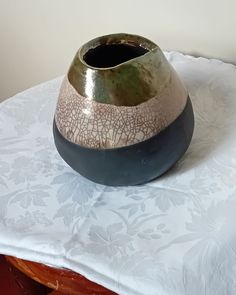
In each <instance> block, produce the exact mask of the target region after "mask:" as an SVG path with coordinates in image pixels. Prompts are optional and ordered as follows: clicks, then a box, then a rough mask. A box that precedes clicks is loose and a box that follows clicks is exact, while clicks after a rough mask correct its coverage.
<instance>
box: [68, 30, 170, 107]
mask: <svg viewBox="0 0 236 295" xmlns="http://www.w3.org/2000/svg"><path fill="white" fill-rule="evenodd" d="M109 44H125V45H130V46H136V47H142V48H144V49H146V50H147V52H146V53H144V54H142V55H141V56H138V57H135V58H131V59H128V60H127V61H125V62H122V63H120V64H117V65H115V66H111V67H103V68H101V67H94V66H91V65H89V64H88V63H86V61H85V58H84V57H85V55H86V53H87V52H88V51H89V50H91V49H94V48H96V47H98V46H100V45H109ZM102 58H105V57H102ZM170 77H171V66H170V65H169V63H168V62H167V60H166V58H165V56H164V54H163V53H162V51H161V50H160V48H159V47H158V46H157V45H156V44H155V43H153V42H151V41H150V40H148V39H146V38H143V37H140V36H136V35H129V34H113V35H107V36H103V37H100V38H96V39H94V40H92V41H90V42H88V43H86V44H85V45H84V46H82V47H81V48H80V49H79V51H78V52H77V54H76V56H75V58H74V60H73V62H72V64H71V67H70V69H69V72H68V79H69V81H70V83H71V84H72V86H73V87H74V88H75V89H76V91H77V92H78V93H79V94H80V95H82V96H83V97H86V98H89V99H91V100H94V101H97V102H101V103H106V104H112V105H117V106H121V105H122V106H135V105H138V104H140V103H142V102H144V101H147V100H149V99H150V98H152V97H154V96H156V95H158V94H159V93H160V92H161V91H162V90H163V88H164V87H165V86H166V85H167V84H168V82H169V80H170Z"/></svg>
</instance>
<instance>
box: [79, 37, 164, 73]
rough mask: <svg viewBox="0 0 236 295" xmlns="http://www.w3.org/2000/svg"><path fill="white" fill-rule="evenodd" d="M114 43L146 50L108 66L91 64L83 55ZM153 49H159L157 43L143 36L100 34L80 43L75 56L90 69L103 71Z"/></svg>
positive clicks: (148, 52) (131, 60)
mask: <svg viewBox="0 0 236 295" xmlns="http://www.w3.org/2000/svg"><path fill="white" fill-rule="evenodd" d="M116 44H122V45H131V46H137V47H141V48H143V49H144V50H147V51H146V52H145V53H143V54H141V55H139V56H137V57H134V58H129V59H127V60H126V61H124V62H121V63H118V64H117V65H113V66H108V67H96V66H92V65H90V64H89V63H87V62H86V61H85V59H84V56H85V54H86V53H87V52H88V51H89V50H91V49H95V48H97V47H99V46H101V45H116ZM155 49H159V47H158V45H157V44H155V43H154V42H152V41H151V40H149V39H147V38H145V37H143V36H140V35H135V34H128V33H114V34H109V35H104V36H100V37H97V38H94V39H92V40H90V41H88V42H86V43H85V44H84V45H82V46H81V47H80V48H79V50H78V52H77V57H78V58H79V60H80V62H81V63H82V64H84V65H85V66H86V67H88V68H90V69H92V70H98V71H104V70H109V69H113V68H118V67H120V66H121V65H124V64H127V63H130V62H133V61H134V60H136V59H139V58H141V57H143V56H145V55H148V54H150V52H153V51H154V50H155Z"/></svg>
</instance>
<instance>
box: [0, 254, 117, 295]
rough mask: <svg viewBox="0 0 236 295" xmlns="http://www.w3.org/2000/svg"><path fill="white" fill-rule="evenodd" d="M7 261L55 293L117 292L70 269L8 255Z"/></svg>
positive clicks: (90, 294)
mask: <svg viewBox="0 0 236 295" xmlns="http://www.w3.org/2000/svg"><path fill="white" fill-rule="evenodd" d="M6 259H7V261H9V262H10V263H11V264H13V265H14V266H15V267H16V268H17V269H19V270H20V271H22V272H23V273H25V274H26V275H27V276H29V277H30V278H32V279H34V280H35V281H37V282H39V283H41V284H43V285H45V286H47V287H49V288H51V289H53V290H55V291H57V292H59V293H52V294H53V295H59V294H70V295H115V294H116V293H114V292H112V291H110V290H108V289H106V288H104V287H102V286H100V285H98V284H96V283H94V282H92V281H89V280H88V279H86V278H85V277H83V276H82V275H80V274H78V273H76V272H73V271H70V270H68V269H59V268H53V267H49V266H47V265H44V264H41V263H36V262H31V261H26V260H23V259H19V258H16V257H12V256H6Z"/></svg>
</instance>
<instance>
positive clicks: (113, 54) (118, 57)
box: [83, 44, 149, 68]
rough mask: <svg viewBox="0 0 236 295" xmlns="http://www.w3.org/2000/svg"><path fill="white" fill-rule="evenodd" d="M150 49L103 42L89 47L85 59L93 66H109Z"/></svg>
mask: <svg viewBox="0 0 236 295" xmlns="http://www.w3.org/2000/svg"><path fill="white" fill-rule="evenodd" d="M148 51H149V50H148V49H146V48H144V47H141V46H139V45H133V44H132V45H131V44H101V45H99V46H97V47H95V48H91V49H89V50H88V51H87V52H86V53H85V54H84V56H83V60H84V61H85V62H86V63H87V64H88V65H89V66H92V67H96V68H109V67H114V66H117V65H119V64H121V63H124V62H126V61H128V60H131V59H133V58H136V57H139V56H141V55H144V54H145V53H147V52H148Z"/></svg>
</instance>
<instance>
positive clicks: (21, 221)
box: [0, 52, 236, 295]
mask: <svg viewBox="0 0 236 295" xmlns="http://www.w3.org/2000/svg"><path fill="white" fill-rule="evenodd" d="M166 56H167V58H168V59H169V61H170V62H171V63H172V64H173V66H174V68H175V69H176V70H177V72H178V73H179V75H180V76H181V78H182V79H183V81H184V82H185V84H186V86H187V88H188V90H189V93H190V96H191V99H192V103H193V107H194V112H195V120H196V126H195V132H194V136H193V140H192V143H191V146H190V148H189V149H188V151H187V153H186V155H185V156H184V158H183V159H182V160H181V161H180V162H179V163H178V164H177V165H176V166H175V167H174V168H173V169H172V170H171V171H170V172H169V173H167V174H166V175H164V176H163V177H161V178H160V179H158V180H155V181H153V182H150V183H148V184H146V185H142V186H136V187H122V188H119V187H118V188H115V187H105V186H102V185H97V184H95V183H92V182H90V181H88V180H86V179H85V178H83V177H81V176H80V175H78V174H76V173H75V172H74V171H73V170H72V169H71V168H70V167H69V166H68V165H67V164H65V163H64V161H63V160H62V159H61V158H60V156H59V155H58V153H57V151H56V149H55V146H54V143H53V136H52V120H53V115H54V109H55V103H56V100H57V95H58V91H59V86H60V83H61V78H59V79H55V80H53V81H49V82H47V83H44V84H42V85H39V86H37V87H34V88H32V89H29V90H27V91H25V92H22V93H19V94H18V95H16V96H14V97H12V98H11V99H9V100H7V101H5V102H3V103H1V104H0V252H1V253H3V254H9V255H15V256H18V257H20V258H25V259H28V260H33V261H39V262H43V263H47V264H51V265H55V266H58V267H67V268H70V269H72V270H74V271H77V272H79V273H81V274H82V275H84V276H86V277H87V278H89V279H91V280H93V281H96V282H97V283H99V284H101V285H104V286H106V287H107V288H109V289H111V290H114V291H115V292H117V293H119V294H124V295H133V294H135V295H137V294H146V295H152V294H153V295H154V294H155V295H177V294H178V295H180V294H181V295H182V294H185V295H186V294H187V295H195V294H196V295H203V294H204V295H206V294H208V295H224V294H227V295H231V294H232V295H235V294H236V67H234V66H233V65H230V64H225V63H222V62H220V61H217V60H208V59H204V58H193V57H190V56H184V55H182V54H180V53H176V52H171V53H166Z"/></svg>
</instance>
